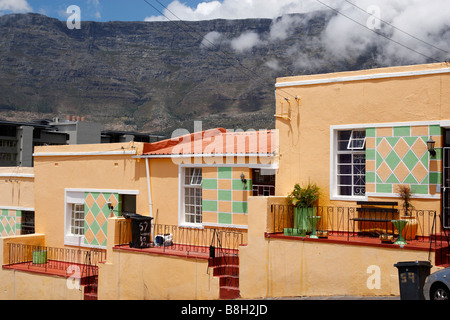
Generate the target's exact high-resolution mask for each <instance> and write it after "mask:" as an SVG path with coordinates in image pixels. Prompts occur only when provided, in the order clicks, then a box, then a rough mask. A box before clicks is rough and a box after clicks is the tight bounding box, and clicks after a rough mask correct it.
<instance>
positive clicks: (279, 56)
mask: <svg viewBox="0 0 450 320" xmlns="http://www.w3.org/2000/svg"><path fill="white" fill-rule="evenodd" d="M291 19H293V18H292V17H291ZM329 19H330V14H329V13H325V12H321V13H315V14H314V15H312V14H309V15H297V16H296V20H295V21H294V20H292V21H293V22H292V29H291V30H289V32H288V33H287V34H286V33H285V34H282V35H277V34H276V31H277V29H276V28H275V26H276V23H277V21H278V22H282V21H284V20H282V18H279V19H278V20H271V19H247V20H210V21H197V22H183V21H172V22H170V21H168V22H82V23H81V29H79V30H77V29H73V30H70V29H69V28H68V27H67V25H66V22H65V21H59V20H57V19H53V18H49V17H46V16H44V15H39V14H12V15H5V16H1V17H0V34H1V36H0V118H3V119H8V120H20V121H24V120H26V121H29V120H32V119H35V118H53V117H64V116H65V115H68V114H75V115H78V116H84V117H85V118H86V119H87V120H92V121H96V122H100V123H102V124H103V127H104V129H120V130H136V131H143V132H153V133H164V134H168V135H170V132H171V131H172V130H174V129H176V128H186V129H188V130H192V127H193V122H194V120H202V121H203V128H204V129H206V128H211V127H225V128H228V129H238V128H240V129H244V130H247V129H249V128H254V129H260V128H273V126H274V117H273V115H274V111H275V96H274V85H275V81H276V77H278V76H290V75H297V74H302V73H318V72H330V71H340V70H352V69H360V68H365V67H372V66H374V65H375V60H374V59H373V56H372V55H371V54H365V55H361V56H359V57H358V59H353V58H352V59H341V60H337V61H333V60H332V59H325V55H324V49H323V47H321V45H320V42H317V41H316V40H317V39H319V38H320V35H321V33H322V31H323V30H324V28H325V26H326V25H327V22H328V21H329ZM285 22H286V21H285ZM288 22H289V21H288ZM294 22H295V23H294ZM278 31H280V30H278ZM281 31H283V30H281ZM243 36H248V37H247V38H245V37H243ZM268 39H270V41H269V40H268ZM238 40H240V42H239V41H238ZM318 43H319V44H318ZM295 48H299V49H298V50H299V51H297V52H295V55H294V51H295V50H296V49H295ZM299 52H300V53H301V55H302V56H303V58H304V59H303V60H302V61H303V63H299V60H298V56H297V55H296V54H298V53H299ZM294 56H296V57H297V58H296V59H294V58H293V57H294ZM319 58H321V59H322V62H321V63H320V64H317V63H316V64H314V63H312V62H311V63H310V64H309V63H308V59H310V61H317V59H319ZM332 61H333V62H332Z"/></svg>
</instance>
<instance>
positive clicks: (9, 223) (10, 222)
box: [0, 209, 17, 237]
mask: <svg viewBox="0 0 450 320" xmlns="http://www.w3.org/2000/svg"><path fill="white" fill-rule="evenodd" d="M16 227H17V225H16V212H15V210H8V209H2V210H1V215H0V237H10V236H15V235H16Z"/></svg>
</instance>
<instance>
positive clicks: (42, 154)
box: [33, 150, 136, 157]
mask: <svg viewBox="0 0 450 320" xmlns="http://www.w3.org/2000/svg"><path fill="white" fill-rule="evenodd" d="M123 154H136V150H133V151H129V150H128V151H127V150H121V151H104V152H102V151H92V152H39V153H33V156H34V157H53V156H62V157H64V156H112V155H123Z"/></svg>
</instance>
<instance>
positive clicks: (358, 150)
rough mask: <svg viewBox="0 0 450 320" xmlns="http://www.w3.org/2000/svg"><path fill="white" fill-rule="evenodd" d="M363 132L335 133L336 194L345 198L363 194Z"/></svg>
mask: <svg viewBox="0 0 450 320" xmlns="http://www.w3.org/2000/svg"><path fill="white" fill-rule="evenodd" d="M365 135H366V133H365V130H345V131H339V132H337V137H338V141H337V144H338V145H337V149H338V152H339V153H338V154H337V166H336V169H337V172H336V175H337V177H336V178H337V180H336V181H337V193H338V194H339V195H345V196H363V195H364V194H365V180H366V177H365V174H366V155H365V151H364V149H365Z"/></svg>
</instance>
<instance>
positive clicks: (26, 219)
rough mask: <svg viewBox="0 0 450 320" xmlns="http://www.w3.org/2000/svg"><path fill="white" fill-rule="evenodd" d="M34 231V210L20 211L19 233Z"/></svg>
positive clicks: (31, 232)
mask: <svg viewBox="0 0 450 320" xmlns="http://www.w3.org/2000/svg"><path fill="white" fill-rule="evenodd" d="M33 233H34V211H22V231H21V234H33Z"/></svg>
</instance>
